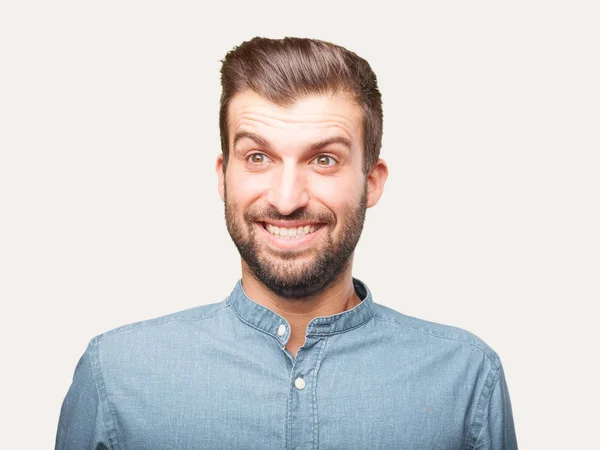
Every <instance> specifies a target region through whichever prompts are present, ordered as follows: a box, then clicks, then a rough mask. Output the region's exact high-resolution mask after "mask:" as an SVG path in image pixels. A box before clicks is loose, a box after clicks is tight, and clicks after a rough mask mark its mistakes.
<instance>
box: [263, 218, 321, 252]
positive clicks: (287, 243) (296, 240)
mask: <svg viewBox="0 0 600 450" xmlns="http://www.w3.org/2000/svg"><path fill="white" fill-rule="evenodd" d="M257 226H258V227H259V228H260V229H261V230H262V232H263V233H264V234H265V236H266V239H267V242H269V244H271V245H273V246H274V247H278V248H280V249H284V250H295V249H299V248H303V247H308V246H309V245H310V244H311V243H312V242H313V241H314V240H315V239H317V237H318V235H319V234H320V233H321V232H322V231H323V229H324V228H325V225H321V228H319V229H318V230H316V231H313V232H312V233H310V234H305V235H304V236H300V237H292V238H285V237H281V236H276V235H274V234H271V233H269V232H268V231H267V230H266V229H265V227H264V226H263V225H262V224H260V223H259V224H257Z"/></svg>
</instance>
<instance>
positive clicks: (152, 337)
mask: <svg viewBox="0 0 600 450" xmlns="http://www.w3.org/2000/svg"><path fill="white" fill-rule="evenodd" d="M228 306H229V304H228V302H227V301H226V300H223V301H220V302H215V303H210V304H206V305H201V306H196V307H193V308H188V309H184V310H181V311H177V312H173V313H171V314H167V315H163V316H160V317H154V318H151V319H146V320H141V321H138V322H133V323H128V324H124V325H121V326H119V327H117V328H113V329H110V330H107V331H105V332H104V333H102V334H99V335H97V336H95V337H94V338H93V339H92V340H91V341H90V345H91V346H102V347H111V346H123V345H125V346H127V344H128V343H135V344H140V343H145V344H146V345H151V344H154V343H157V342H158V339H159V338H160V337H161V336H164V335H169V336H171V337H177V336H178V335H186V334H187V333H189V332H191V331H192V330H193V332H197V331H198V330H200V329H201V326H202V324H203V322H207V321H210V319H212V318H215V317H217V316H218V315H219V313H221V312H222V311H223V310H225V309H226V308H228Z"/></svg>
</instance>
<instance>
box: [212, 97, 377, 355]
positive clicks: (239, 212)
mask: <svg viewBox="0 0 600 450" xmlns="http://www.w3.org/2000/svg"><path fill="white" fill-rule="evenodd" d="M228 127H229V128H228V131H229V149H230V152H229V160H228V164H227V170H226V172H225V173H224V172H223V155H219V156H218V158H217V162H216V171H217V175H218V178H219V181H218V183H219V184H218V189H219V195H220V196H221V199H222V200H223V201H224V202H225V205H226V206H225V210H226V219H227V226H228V230H229V232H230V234H231V235H232V238H233V240H234V242H236V245H237V246H238V249H239V250H240V254H242V258H241V263H242V285H243V288H244V291H245V292H246V294H247V295H248V296H249V297H250V298H251V299H252V300H253V301H255V302H256V303H258V304H261V305H263V306H265V307H267V308H269V309H270V310H272V311H274V312H275V313H277V314H279V315H281V316H282V317H284V318H285V319H286V320H287V321H288V322H289V324H290V327H291V335H290V339H289V341H288V344H287V345H286V348H287V349H288V350H289V351H290V352H291V353H292V355H293V356H294V357H295V356H296V353H297V351H298V349H299V348H300V347H301V346H302V345H303V344H304V341H305V334H306V327H307V325H308V323H309V322H310V321H311V320H312V319H313V318H315V317H322V316H330V315H333V314H337V313H340V312H343V311H346V310H348V309H351V308H353V307H355V306H356V305H358V304H359V303H360V298H358V296H357V295H356V293H355V291H354V286H353V283H352V260H353V258H354V246H355V245H356V241H357V240H358V238H359V236H360V232H361V231H362V219H364V210H365V209H366V208H370V207H372V206H374V205H375V204H377V202H378V201H379V199H380V197H381V195H382V193H383V187H384V184H385V181H386V179H387V175H388V169H387V165H386V163H385V162H384V161H383V160H382V159H379V160H378V161H377V162H376V163H375V164H374V166H373V167H372V168H371V170H370V171H369V173H368V174H367V175H365V174H364V172H363V133H362V112H361V110H360V107H359V106H358V105H357V104H356V103H355V102H354V101H353V100H352V99H351V98H350V97H348V96H346V95H344V94H336V95H309V96H306V97H303V98H301V99H299V100H298V101H296V102H295V103H293V104H292V105H289V106H285V107H281V106H278V105H276V104H274V103H271V102H270V101H269V100H267V99H265V98H263V97H261V96H260V95H258V94H257V93H255V92H253V91H250V90H247V91H243V92H240V93H238V94H237V95H236V96H235V97H234V98H233V99H232V101H231V103H230V109H229V113H228ZM241 133H252V134H253V135H255V136H258V137H260V138H262V139H259V138H252V137H251V136H245V137H242V138H240V139H239V140H238V141H237V143H236V145H235V147H234V139H235V136H236V134H241ZM340 137H341V138H344V139H345V140H346V141H347V143H348V145H349V146H346V145H344V144H342V143H340V142H332V143H329V144H327V145H326V146H324V147H322V148H319V149H311V148H310V147H311V145H312V144H314V143H316V142H322V141H323V140H325V139H328V138H340ZM261 140H262V141H264V142H258V141H261ZM291 220H295V223H298V221H300V222H301V223H302V224H304V223H317V224H318V226H320V229H319V230H318V231H316V232H315V233H314V234H313V235H310V236H309V237H306V238H302V239H299V240H297V241H295V242H294V241H292V240H291V239H288V240H283V239H282V238H273V237H272V236H271V235H270V234H269V233H267V232H266V231H265V229H264V226H263V224H264V223H265V222H270V223H278V224H279V225H283V224H289V223H291V222H290V221H291ZM309 238H310V239H309ZM242 243H245V244H248V246H247V247H246V252H249V253H247V254H248V255H252V256H254V257H255V261H253V262H254V264H255V265H253V264H249V263H248V262H247V261H246V260H245V259H244V257H243V250H244V248H242V247H240V246H239V245H238V244H242ZM250 244H251V245H250ZM327 257H330V258H331V260H329V261H327ZM323 261H327V262H326V263H325V265H324V267H321V269H323V270H325V272H324V273H326V274H329V275H330V276H333V272H335V273H337V275H336V276H335V277H334V278H333V279H331V280H327V282H326V284H325V285H323V286H320V285H319V283H318V282H316V281H317V280H318V279H327V277H323V276H320V277H317V278H316V279H315V280H314V282H313V281H311V282H310V283H306V286H303V287H302V288H300V287H298V289H296V290H286V289H283V288H282V286H287V284H286V283H288V284H289V285H290V286H291V285H294V286H295V285H296V284H298V286H299V285H300V284H301V282H302V280H303V277H305V276H306V274H307V273H321V272H318V270H317V269H319V264H320V263H323ZM336 263H338V265H339V267H335V264H336ZM253 267H254V268H255V269H256V268H257V267H260V268H262V273H261V275H262V276H263V277H265V276H268V277H270V278H269V279H270V280H273V281H274V283H275V281H277V282H280V284H273V285H272V288H269V285H270V284H269V283H267V282H263V281H264V279H263V281H261V277H259V276H257V273H256V272H255V271H254V270H253ZM338 269H339V270H338ZM338 272H339V273H338ZM321 275H322V274H321Z"/></svg>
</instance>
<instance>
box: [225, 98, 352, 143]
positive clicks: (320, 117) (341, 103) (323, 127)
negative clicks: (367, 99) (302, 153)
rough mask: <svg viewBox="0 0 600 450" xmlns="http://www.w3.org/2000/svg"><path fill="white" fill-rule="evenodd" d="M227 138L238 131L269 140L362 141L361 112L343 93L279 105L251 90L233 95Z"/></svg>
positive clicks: (232, 136)
mask: <svg viewBox="0 0 600 450" xmlns="http://www.w3.org/2000/svg"><path fill="white" fill-rule="evenodd" d="M228 128H229V130H228V131H229V139H230V144H231V140H232V139H233V138H234V136H235V134H236V133H238V132H240V131H251V132H256V133H262V134H263V135H264V134H268V135H269V137H271V138H273V139H276V140H277V139H281V140H285V139H286V138H290V139H296V140H297V139H299V138H300V139H302V138H306V139H314V138H324V137H325V138H327V137H334V136H342V137H345V138H347V139H349V140H350V141H351V142H353V143H360V142H362V112H361V109H360V107H359V106H358V104H357V103H356V102H355V101H354V100H353V99H352V98H351V97H350V96H349V95H347V94H341V93H338V94H311V95H307V96H305V97H302V98H300V99H299V100H297V101H296V102H294V103H292V104H290V105H286V106H280V105H277V104H276V103H273V102H271V101H270V100H268V99H266V98H265V97H262V96H260V95H259V94H257V93H256V92H254V91H252V90H246V91H243V92H240V93H238V94H236V95H235V96H234V97H233V98H232V100H231V102H230V104H229V111H228Z"/></svg>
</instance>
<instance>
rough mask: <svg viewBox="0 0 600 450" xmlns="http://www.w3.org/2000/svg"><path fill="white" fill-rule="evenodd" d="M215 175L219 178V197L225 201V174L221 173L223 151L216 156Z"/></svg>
mask: <svg viewBox="0 0 600 450" xmlns="http://www.w3.org/2000/svg"><path fill="white" fill-rule="evenodd" d="M216 170H217V177H218V178H219V185H218V189H219V196H220V197H221V201H223V202H224V201H225V174H224V173H223V153H221V154H219V156H217V164H216Z"/></svg>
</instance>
